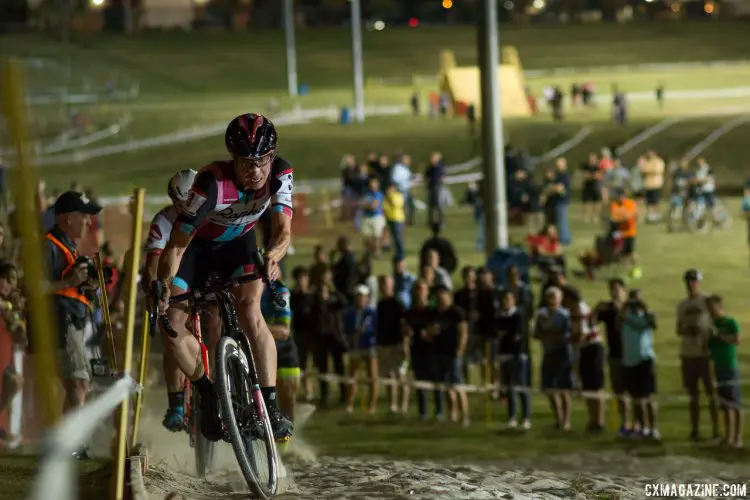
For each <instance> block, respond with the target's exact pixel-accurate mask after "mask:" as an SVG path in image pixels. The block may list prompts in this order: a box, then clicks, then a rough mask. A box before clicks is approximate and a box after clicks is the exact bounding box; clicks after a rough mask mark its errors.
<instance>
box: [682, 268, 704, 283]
mask: <svg viewBox="0 0 750 500" xmlns="http://www.w3.org/2000/svg"><path fill="white" fill-rule="evenodd" d="M683 278H684V279H685V281H702V280H703V275H702V274H701V272H700V271H698V270H697V269H688V270H687V271H685V275H684V276H683Z"/></svg>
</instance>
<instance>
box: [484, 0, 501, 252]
mask: <svg viewBox="0 0 750 500" xmlns="http://www.w3.org/2000/svg"><path fill="white" fill-rule="evenodd" d="M483 2H484V13H483V16H481V17H480V18H479V25H478V26H477V27H478V31H479V35H480V40H479V54H480V72H481V85H482V156H483V158H484V162H483V169H484V180H483V181H482V194H483V197H484V202H485V203H484V224H485V226H484V227H485V230H486V233H485V234H486V238H485V252H486V253H487V256H488V257H489V256H490V255H491V254H492V253H493V252H494V251H495V250H497V249H499V248H507V247H508V204H507V200H506V191H505V156H504V152H503V120H502V111H501V109H500V79H499V77H498V68H499V65H500V55H499V50H500V49H499V41H498V28H497V24H498V21H497V17H498V10H497V0H483Z"/></svg>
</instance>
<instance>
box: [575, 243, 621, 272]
mask: <svg viewBox="0 0 750 500" xmlns="http://www.w3.org/2000/svg"><path fill="white" fill-rule="evenodd" d="M624 246H625V243H624V238H623V237H622V236H621V235H620V233H618V232H616V231H615V232H612V233H611V234H608V235H604V236H597V237H596V238H595V239H594V249H593V250H589V251H586V252H584V253H583V255H581V256H580V257H579V258H578V260H579V262H580V263H581V266H582V267H583V270H581V271H575V272H574V273H573V274H575V275H576V276H579V277H585V278H586V279H589V280H594V279H595V277H596V275H597V274H598V272H599V271H605V270H606V271H609V274H610V275H614V273H615V271H616V270H617V269H616V268H617V265H618V264H619V262H620V257H621V255H622V250H623V248H624Z"/></svg>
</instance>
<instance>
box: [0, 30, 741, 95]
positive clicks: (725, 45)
mask: <svg viewBox="0 0 750 500" xmlns="http://www.w3.org/2000/svg"><path fill="white" fill-rule="evenodd" d="M746 31H747V24H745V23H742V22H708V21H707V22H700V23H691V22H679V23H669V22H664V23H642V24H627V25H612V24H603V25H591V26H577V27H575V29H571V28H570V27H568V26H562V25H560V26H554V25H553V26H549V25H545V26H539V27H534V26H523V27H520V26H503V27H502V28H501V40H502V43H503V44H507V45H514V46H516V47H517V48H518V50H519V53H520V56H521V60H522V61H523V63H524V65H525V67H527V68H529V69H543V68H550V67H556V66H594V65H611V64H640V63H648V62H676V61H711V60H717V59H718V60H726V59H742V58H747V57H748V55H750V50H749V49H748V44H747V38H746V36H745V34H746ZM474 33H475V32H474V30H473V29H472V28H469V27H452V28H447V27H423V28H419V29H407V28H393V29H391V28H388V29H386V30H384V31H382V32H365V33H364V36H363V47H364V68H365V72H366V74H367V75H369V76H371V77H380V78H399V79H402V78H404V77H407V78H408V77H410V76H411V75H413V74H435V73H436V72H437V69H438V58H437V54H438V52H439V51H440V50H441V49H444V48H447V49H453V50H454V51H455V52H456V56H457V58H458V61H459V63H460V64H474V63H475V62H476V49H475V46H476V36H475V34H474ZM0 42H2V43H4V47H3V49H4V50H3V52H6V53H12V54H18V55H27V56H35V57H49V58H52V59H55V60H58V61H63V60H66V59H67V58H68V57H69V58H70V60H71V62H72V63H73V65H74V67H77V68H80V69H81V70H85V73H84V75H85V76H83V75H82V76H80V79H81V81H83V80H87V81H93V82H97V81H98V82H101V83H103V82H104V81H106V80H108V79H111V78H115V79H119V80H121V81H128V82H129V81H138V82H140V84H141V89H142V91H143V92H145V93H146V94H150V95H153V96H156V97H157V98H162V97H163V96H164V95H168V94H174V95H180V94H182V95H184V94H199V95H200V94H204V93H205V89H206V87H207V85H210V86H211V89H212V93H217V94H224V93H237V92H245V91H273V92H278V91H279V90H281V89H285V88H286V86H285V82H286V80H285V77H286V75H285V66H284V61H285V56H284V50H285V49H284V39H283V33H282V32H281V31H271V32H264V31H255V30H254V31H252V32H248V33H244V34H242V33H231V34H229V33H202V34H201V36H200V37H196V36H194V35H192V34H183V33H168V34H160V33H142V34H138V35H137V36H135V37H133V38H130V39H125V38H120V37H113V36H97V37H94V38H90V39H81V40H78V41H76V42H75V43H73V44H72V46H71V47H69V48H68V47H65V46H64V45H63V44H60V43H58V42H57V41H56V40H51V39H43V38H40V37H37V36H33V37H31V36H7V37H4V39H3V40H2V41H0ZM297 47H298V61H299V75H300V82H302V83H307V84H309V85H310V86H311V88H312V90H317V89H320V88H331V87H334V88H341V87H348V84H347V83H345V82H349V81H351V79H350V76H351V58H350V47H351V45H350V35H349V33H348V31H347V30H341V29H336V30H334V29H330V30H322V29H300V30H298V33H297ZM206 61H209V62H210V64H206ZM277 61H278V62H277Z"/></svg>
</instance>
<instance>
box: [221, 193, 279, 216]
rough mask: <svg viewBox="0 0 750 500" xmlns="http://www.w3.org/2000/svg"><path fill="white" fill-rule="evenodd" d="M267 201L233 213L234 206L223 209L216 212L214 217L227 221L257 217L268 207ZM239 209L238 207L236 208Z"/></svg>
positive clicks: (255, 203)
mask: <svg viewBox="0 0 750 500" xmlns="http://www.w3.org/2000/svg"><path fill="white" fill-rule="evenodd" d="M268 203H269V200H268V198H266V199H265V200H263V201H262V202H261V203H258V202H257V201H256V202H254V203H252V204H249V206H247V207H246V208H245V207H241V208H243V210H240V211H235V206H234V205H232V206H229V207H227V208H225V209H224V210H219V211H218V212H216V215H217V216H219V217H221V218H222V219H228V220H237V219H242V218H243V217H251V216H253V215H258V214H260V213H263V211H264V210H265V209H266V208H267V207H268ZM236 208H240V207H236Z"/></svg>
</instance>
